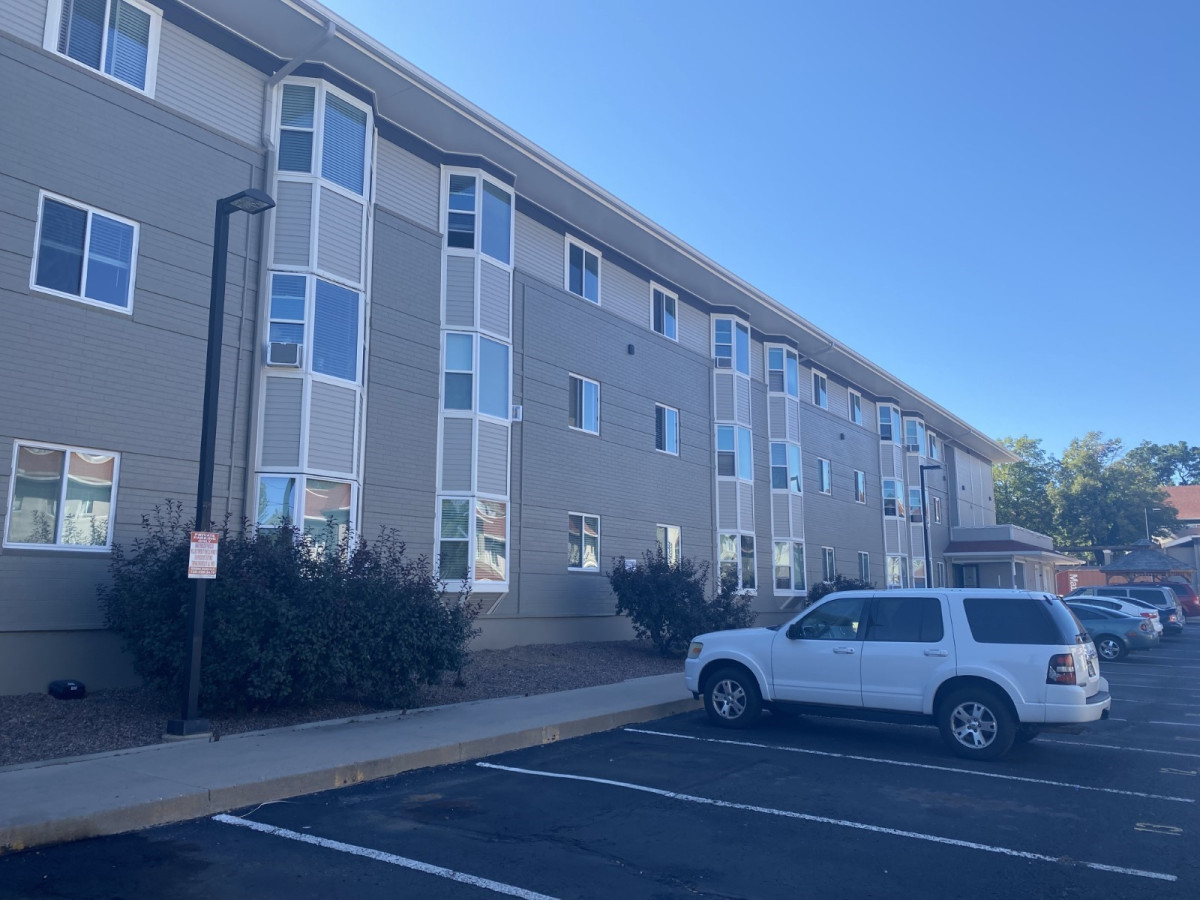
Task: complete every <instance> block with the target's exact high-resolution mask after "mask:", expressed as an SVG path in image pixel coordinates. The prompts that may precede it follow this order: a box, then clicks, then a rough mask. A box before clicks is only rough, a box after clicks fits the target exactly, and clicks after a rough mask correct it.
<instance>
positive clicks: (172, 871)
mask: <svg viewBox="0 0 1200 900" xmlns="http://www.w3.org/2000/svg"><path fill="white" fill-rule="evenodd" d="M1103 672H1104V674H1105V676H1106V677H1107V678H1108V679H1109V682H1110V685H1111V689H1112V693H1113V695H1114V698H1115V701H1114V704H1113V710H1112V718H1111V719H1110V720H1108V721H1105V722H1102V723H1099V724H1098V725H1096V726H1094V727H1092V728H1090V729H1089V730H1088V731H1087V732H1086V733H1085V734H1082V735H1078V736H1074V735H1044V736H1042V737H1041V738H1039V739H1038V740H1036V741H1034V742H1032V743H1030V744H1027V745H1024V746H1019V747H1017V748H1015V749H1014V750H1013V751H1012V752H1011V753H1010V754H1009V755H1008V756H1006V757H1005V758H1003V759H1002V760H1000V761H998V762H993V763H977V762H973V761H972V762H966V761H963V760H960V759H958V758H956V757H954V756H951V755H950V754H948V752H947V751H946V749H945V747H944V746H943V744H942V743H941V741H940V739H939V737H938V734H937V732H936V731H935V730H934V729H932V728H923V727H912V726H896V725H882V724H872V723H865V722H854V721H844V720H834V719H822V718H819V717H811V716H804V717H799V718H793V717H783V716H779V717H776V716H768V717H766V718H764V719H763V721H762V722H761V723H760V725H759V726H758V727H756V728H753V729H750V730H745V731H729V730H720V729H716V728H714V727H713V726H712V725H710V724H709V722H708V721H707V719H706V718H705V717H704V715H703V714H702V713H690V714H687V715H683V716H676V717H673V718H669V719H663V720H660V721H657V722H652V723H646V724H644V725H640V726H637V727H629V728H625V729H621V730H617V731H612V732H607V733H604V734H598V735H594V736H592V737H588V738H582V739H579V740H574V741H567V742H562V743H557V744H550V745H546V746H544V747H540V748H536V749H531V750H523V751H519V752H514V753H509V754H504V755H501V756H497V757H493V758H490V759H488V760H484V761H481V762H478V763H464V764H460V765H455V766H448V767H443V768H440V769H430V770H425V771H421V772H415V773H411V774H409V775H405V776H401V777H398V778H394V779H389V780H387V781H381V782H375V783H371V784H364V785H361V786H359V787H356V788H352V789H346V790H340V791H331V792H329V793H326V794H321V795H315V796H311V797H303V798H297V799H296V800H293V801H289V802H285V803H275V804H270V805H267V806H262V807H258V808H255V809H247V810H239V811H237V812H236V814H235V815H230V816H220V817H216V818H215V819H206V820H198V821H195V822H191V823H187V824H184V825H179V826H170V827H164V828H159V829H151V830H148V831H145V832H141V833H139V834H134V835H125V836H121V837H116V838H108V839H102V840H96V841H90V842H83V843H79V844H74V845H68V846H65V847H58V848H52V849H49V850H46V851H42V852H37V853H28V854H22V855H19V856H15V857H11V858H7V859H0V897H5V898H7V897H18V896H20V897H25V896H39V895H46V896H56V897H70V898H81V900H82V898H89V897H97V898H99V897H106V898H107V897H117V896H128V897H134V896H163V895H166V894H167V893H170V892H173V893H176V894H180V895H182V896H191V895H193V893H192V892H194V895H195V896H222V897H241V896H246V897H250V896H252V897H263V898H268V897H288V898H304V897H314V898H315V897H332V896H353V897H355V898H356V900H370V898H375V897H380V898H382V897H388V898H394V897H396V896H410V897H422V898H425V897H438V898H441V897H446V898H477V897H486V896H515V897H524V898H530V900H536V898H546V897H551V898H592V897H595V898H612V897H621V898H628V900H635V898H647V900H649V898H667V897H681V898H682V897H695V896H702V897H703V896H708V897H742V898H776V897H792V896H796V895H797V894H798V893H802V894H804V895H807V896H818V897H819V896H839V897H855V898H857V897H889V898H909V897H911V898H918V897H919V898H930V897H949V896H959V895H969V896H972V897H975V898H983V897H1012V896H1032V897H1055V898H1060V897H1061V898H1074V897H1085V896H1095V895H1098V894H1108V895H1110V896H1116V897H1122V898H1181V897H1194V896H1196V895H1197V892H1200V845H1198V843H1197V842H1198V838H1200V808H1198V803H1197V801H1198V800H1200V628H1194V629H1192V630H1191V632H1190V633H1188V634H1186V635H1184V636H1183V637H1181V638H1178V639H1174V640H1168V641H1167V642H1166V643H1165V644H1164V645H1163V647H1161V648H1159V649H1157V650H1155V651H1153V652H1148V653H1144V654H1140V655H1134V656H1131V657H1130V658H1129V659H1128V660H1124V661H1121V662H1117V663H1109V664H1105V665H1104V667H1103ZM51 888H52V889H51ZM183 888H186V891H185V890H183Z"/></svg>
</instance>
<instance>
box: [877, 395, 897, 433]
mask: <svg viewBox="0 0 1200 900" xmlns="http://www.w3.org/2000/svg"><path fill="white" fill-rule="evenodd" d="M899 430H900V411H899V410H898V409H896V407H894V406H888V405H887V404H885V403H881V404H879V440H881V441H894V440H896V438H898V437H899V436H900V435H899Z"/></svg>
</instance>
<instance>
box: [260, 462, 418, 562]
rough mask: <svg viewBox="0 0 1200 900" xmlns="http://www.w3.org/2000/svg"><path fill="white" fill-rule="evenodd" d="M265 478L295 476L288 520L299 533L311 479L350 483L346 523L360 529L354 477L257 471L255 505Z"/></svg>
mask: <svg viewBox="0 0 1200 900" xmlns="http://www.w3.org/2000/svg"><path fill="white" fill-rule="evenodd" d="M264 478H293V479H295V481H296V486H295V488H294V489H293V490H292V509H291V513H290V515H289V516H288V520H289V522H290V523H291V526H292V527H293V528H295V529H296V533H297V535H300V534H303V533H304V512H303V506H304V498H305V497H306V496H307V492H308V482H309V481H310V480H311V481H336V482H339V483H341V484H348V485H349V486H350V513H349V519H348V521H347V523H346V524H347V527H348V528H349V529H350V532H351V534H353V533H355V532H356V531H357V530H358V482H357V481H356V480H355V479H354V478H351V477H348V476H346V475H336V474H324V473H321V472H314V471H309V472H298V471H296V469H294V468H293V469H287V470H280V471H258V472H255V474H254V495H253V497H252V498H251V502H252V503H254V504H255V505H257V503H258V491H259V486H260V485H261V484H262V480H263V479H264ZM438 516H439V517H440V516H441V507H440V504H439V507H438ZM250 524H251V527H253V528H254V530H255V531H258V530H271V529H272V528H273V526H270V525H261V524H260V523H259V522H258V520H257V518H255V519H254V520H253V521H252V522H251V523H250ZM435 546H436V545H435Z"/></svg>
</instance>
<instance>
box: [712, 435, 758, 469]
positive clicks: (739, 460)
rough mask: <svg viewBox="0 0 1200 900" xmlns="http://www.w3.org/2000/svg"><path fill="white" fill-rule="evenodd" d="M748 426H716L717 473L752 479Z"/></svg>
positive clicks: (752, 466) (752, 465)
mask: <svg viewBox="0 0 1200 900" xmlns="http://www.w3.org/2000/svg"><path fill="white" fill-rule="evenodd" d="M751 443H752V442H751V435H750V429H749V428H741V427H739V426H736V425H718V426H717V474H718V475H724V476H726V477H735V476H736V477H737V478H741V479H743V480H744V481H753V480H754V464H753V459H752V457H751Z"/></svg>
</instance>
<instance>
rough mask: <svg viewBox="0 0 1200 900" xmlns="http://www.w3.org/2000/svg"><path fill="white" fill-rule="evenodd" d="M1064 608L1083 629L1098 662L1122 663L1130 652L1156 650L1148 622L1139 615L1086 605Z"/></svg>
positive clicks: (1153, 636)
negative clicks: (1118, 661) (1094, 647)
mask: <svg viewBox="0 0 1200 900" xmlns="http://www.w3.org/2000/svg"><path fill="white" fill-rule="evenodd" d="M1067 608H1068V609H1070V610H1071V612H1073V613H1075V618H1077V619H1079V621H1080V622H1081V623H1082V624H1083V627H1084V628H1086V629H1087V632H1088V635H1089V637H1091V639H1092V643H1093V644H1095V646H1096V652H1097V653H1098V654H1100V658H1101V659H1103V660H1106V661H1108V662H1115V661H1116V660H1118V659H1124V658H1125V657H1126V656H1127V655H1128V654H1129V651H1130V650H1149V649H1151V648H1152V647H1157V646H1158V642H1159V641H1160V640H1161V638H1160V637H1159V635H1158V634H1157V633H1155V631H1154V628H1153V627H1152V626H1151V624H1150V621H1149V620H1148V619H1144V618H1142V617H1141V616H1140V615H1133V614H1130V613H1126V612H1121V611H1120V610H1116V609H1103V608H1102V607H1099V606H1092V605H1091V604H1088V603H1068V604H1067Z"/></svg>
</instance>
